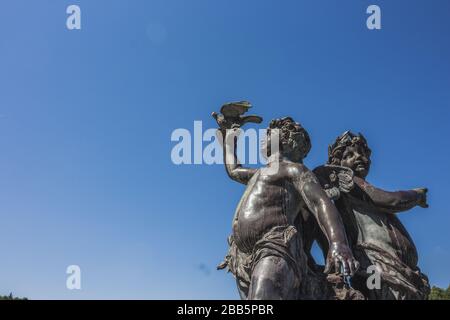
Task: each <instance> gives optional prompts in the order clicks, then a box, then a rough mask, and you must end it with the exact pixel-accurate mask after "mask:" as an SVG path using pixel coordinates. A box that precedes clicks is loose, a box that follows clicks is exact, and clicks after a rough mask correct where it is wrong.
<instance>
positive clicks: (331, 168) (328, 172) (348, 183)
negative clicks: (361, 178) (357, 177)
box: [313, 165, 354, 193]
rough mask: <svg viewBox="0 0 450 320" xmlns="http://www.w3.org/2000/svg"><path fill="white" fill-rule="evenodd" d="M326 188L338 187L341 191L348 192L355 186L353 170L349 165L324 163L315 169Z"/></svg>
mask: <svg viewBox="0 0 450 320" xmlns="http://www.w3.org/2000/svg"><path fill="white" fill-rule="evenodd" d="M313 172H314V174H315V175H316V176H317V178H318V179H319V182H320V184H321V185H322V187H323V188H324V189H330V188H338V189H339V191H341V192H345V193H348V192H350V191H351V190H352V189H353V187H354V184H353V175H354V174H353V170H352V169H350V168H347V167H342V166H335V165H323V166H319V167H317V168H315V169H314V170H313Z"/></svg>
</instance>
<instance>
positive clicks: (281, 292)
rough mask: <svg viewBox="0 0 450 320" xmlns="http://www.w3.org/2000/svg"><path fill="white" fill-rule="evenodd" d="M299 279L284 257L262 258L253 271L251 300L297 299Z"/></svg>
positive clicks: (249, 294)
mask: <svg viewBox="0 0 450 320" xmlns="http://www.w3.org/2000/svg"><path fill="white" fill-rule="evenodd" d="M298 286H299V279H298V277H297V275H296V274H295V272H294V270H293V269H292V268H291V266H290V265H289V263H288V262H287V261H286V260H285V259H284V258H282V257H277V256H268V257H264V258H262V259H261V260H260V261H258V263H257V264H256V266H255V268H254V269H253V273H252V278H251V282H250V288H249V293H248V299H249V300H293V299H297V295H298Z"/></svg>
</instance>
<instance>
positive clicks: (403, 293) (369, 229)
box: [314, 131, 430, 300]
mask: <svg viewBox="0 0 450 320" xmlns="http://www.w3.org/2000/svg"><path fill="white" fill-rule="evenodd" d="M370 156H371V150H370V149H369V147H368V145H367V141H366V139H365V138H364V136H363V135H362V134H358V135H356V134H354V133H352V132H350V131H346V132H344V133H343V134H342V135H341V136H339V137H338V138H337V139H336V141H335V142H334V143H333V144H332V145H331V146H330V147H329V150H328V157H329V158H328V163H327V165H326V166H322V167H318V168H316V169H315V170H314V172H315V173H316V175H317V176H318V178H319V180H320V181H321V184H322V186H323V187H324V188H325V189H327V188H331V187H333V185H336V183H333V180H335V181H336V179H335V177H333V175H334V176H335V173H336V172H339V171H340V169H339V166H342V167H344V168H347V169H350V170H351V171H353V179H352V182H353V183H349V188H348V190H346V192H341V193H340V194H339V195H337V196H336V199H337V200H335V204H336V206H337V208H338V210H339V212H340V213H341V216H342V218H343V221H344V224H345V228H346V232H347V236H348V238H349V242H350V245H351V248H352V250H353V253H354V254H355V257H356V258H357V259H358V261H359V262H360V263H361V268H360V270H359V271H358V272H357V274H356V275H355V277H354V278H353V280H352V282H353V286H354V287H355V288H356V289H357V290H359V291H360V292H362V293H363V294H364V295H365V296H366V298H368V299H401V300H403V299H426V298H427V296H428V293H429V290H430V288H429V284H428V279H427V277H426V276H425V275H424V274H422V273H421V272H420V270H419V268H418V267H417V262H418V255H417V250H416V247H415V245H414V243H413V241H412V239H411V237H410V235H409V234H408V232H407V231H406V229H405V228H404V226H403V225H402V223H401V222H400V220H399V219H398V218H397V216H396V215H395V214H396V213H398V212H401V211H406V210H409V209H411V208H413V207H415V206H420V207H423V208H427V207H428V205H427V197H426V195H427V189H426V188H418V189H413V190H408V191H396V192H389V191H384V190H382V189H379V188H376V187H374V186H372V185H371V184H370V183H368V182H367V181H366V176H367V174H368V173H369V169H370V164H371V161H370ZM330 168H331V169H332V168H336V170H330ZM330 173H331V174H330ZM320 238H321V235H320V234H319V235H318V242H319V243H321V246H322V247H323V249H324V250H325V251H326V250H327V243H326V241H325V240H324V239H322V240H321V239H320ZM370 266H375V268H373V270H370V269H369V272H368V268H369V267H370ZM375 272H377V273H378V275H379V276H380V279H381V283H380V288H376V281H374V283H372V285H370V286H368V284H367V282H368V281H367V280H369V282H370V279H369V276H371V275H372V274H374V273H375ZM375 276H376V275H375ZM373 279H375V278H373Z"/></svg>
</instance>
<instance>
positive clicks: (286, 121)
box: [264, 117, 311, 159]
mask: <svg viewBox="0 0 450 320" xmlns="http://www.w3.org/2000/svg"><path fill="white" fill-rule="evenodd" d="M273 129H278V130H279V136H280V142H279V148H280V151H281V152H283V151H284V152H286V151H287V150H289V147H290V148H292V147H293V145H294V143H297V145H296V147H297V148H299V149H300V153H301V158H302V159H303V158H305V157H306V155H307V154H308V153H309V151H310V150H311V139H310V138H309V134H308V132H307V131H306V130H305V129H304V128H303V127H302V126H301V125H300V124H298V123H296V122H295V121H294V120H293V119H292V118H291V117H284V118H280V119H273V120H272V121H270V123H269V127H268V128H267V138H266V139H265V142H264V148H265V149H266V154H267V156H270V155H271V150H270V137H271V131H272V130H273ZM296 135H300V139H299V137H298V136H297V137H295V136H296ZM299 142H301V143H299Z"/></svg>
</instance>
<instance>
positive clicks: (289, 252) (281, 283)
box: [213, 102, 358, 300]
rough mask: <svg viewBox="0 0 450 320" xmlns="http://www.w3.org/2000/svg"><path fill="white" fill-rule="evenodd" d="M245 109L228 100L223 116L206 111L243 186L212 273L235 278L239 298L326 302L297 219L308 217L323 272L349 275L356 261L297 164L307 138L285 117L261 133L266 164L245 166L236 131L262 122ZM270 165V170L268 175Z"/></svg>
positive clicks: (333, 215) (325, 202)
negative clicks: (223, 252) (319, 238)
mask: <svg viewBox="0 0 450 320" xmlns="http://www.w3.org/2000/svg"><path fill="white" fill-rule="evenodd" d="M249 106H250V104H249V103H247V102H238V103H230V104H227V105H225V106H224V107H222V111H224V110H226V111H225V113H226V114H224V113H222V114H220V115H219V114H217V113H213V117H214V118H215V119H216V121H217V123H218V125H219V132H220V133H221V134H220V135H219V137H221V138H222V139H223V141H222V143H223V151H224V160H225V161H224V163H225V168H226V171H227V174H228V176H229V177H230V178H231V179H233V180H234V181H237V182H239V183H242V184H245V185H246V186H247V187H246V190H245V192H244V195H243V196H242V198H241V200H240V202H239V204H238V207H237V209H236V213H235V216H234V219H233V222H232V235H231V236H230V238H229V245H230V248H229V252H228V255H227V256H226V258H225V261H224V262H223V263H222V264H221V265H220V266H219V268H220V269H222V268H228V269H229V270H230V271H231V272H232V273H233V274H234V276H235V278H236V281H237V285H238V289H239V293H240V296H241V298H242V299H251V300H253V299H302V298H310V299H312V298H321V299H324V298H328V297H329V292H328V291H327V289H328V287H327V285H326V283H325V282H324V278H323V277H320V276H318V275H317V273H316V272H315V271H314V270H311V268H310V263H309V261H308V253H306V252H305V246H304V231H305V230H303V226H305V225H306V224H305V223H303V222H304V221H306V220H314V221H315V222H316V223H317V225H318V226H319V227H320V230H321V231H322V233H323V235H324V237H325V238H326V239H327V247H328V248H329V250H328V254H327V257H326V268H325V272H332V271H335V272H336V273H342V274H343V275H345V276H348V275H352V274H354V272H355V271H356V270H357V269H358V262H357V261H356V260H355V259H354V257H353V254H352V252H351V250H350V248H349V245H348V242H347V238H346V234H345V230H344V226H343V222H342V219H341V216H340V214H339V212H338V211H337V209H336V207H335V206H334V204H333V202H332V201H331V200H330V199H329V197H328V195H327V193H326V192H325V191H324V190H323V189H322V187H321V185H320V183H319V181H318V179H317V178H316V176H315V175H314V174H313V173H312V172H311V171H310V170H309V169H308V168H307V167H306V166H305V165H304V164H303V159H304V158H305V157H306V155H307V154H308V152H309V150H310V148H311V142H310V139H309V135H308V133H307V132H306V130H305V129H304V128H303V127H302V126H301V125H300V124H299V123H297V122H295V121H294V120H293V119H292V118H290V117H286V118H281V119H275V120H272V121H271V122H270V125H269V128H268V129H267V139H266V146H267V156H268V163H267V166H265V167H262V168H259V169H253V168H244V167H243V166H242V165H241V164H239V162H238V159H237V156H236V143H235V142H236V134H237V132H236V131H237V130H238V128H239V127H240V126H241V125H242V124H244V123H245V122H246V121H254V122H260V119H261V118H259V117H255V116H252V117H251V118H248V117H244V116H243V114H244V112H246V111H247V110H248V108H249ZM230 115H231V116H230ZM261 120H262V119H261ZM275 132H276V134H275ZM270 139H279V148H278V149H279V150H278V151H276V150H271V148H270V145H271V143H270ZM274 166H276V168H277V170H272V169H273V168H274Z"/></svg>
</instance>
